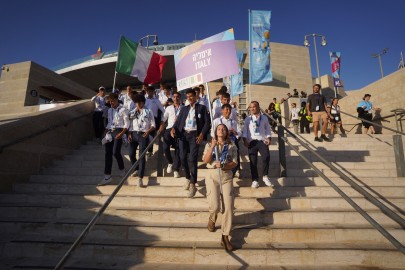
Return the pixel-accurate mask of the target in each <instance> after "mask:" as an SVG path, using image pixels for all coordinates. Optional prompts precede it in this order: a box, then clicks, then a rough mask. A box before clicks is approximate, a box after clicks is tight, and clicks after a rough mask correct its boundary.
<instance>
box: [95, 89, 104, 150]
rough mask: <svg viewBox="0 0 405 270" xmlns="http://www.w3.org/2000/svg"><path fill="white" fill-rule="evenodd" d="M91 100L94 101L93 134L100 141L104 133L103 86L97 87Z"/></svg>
mask: <svg viewBox="0 0 405 270" xmlns="http://www.w3.org/2000/svg"><path fill="white" fill-rule="evenodd" d="M91 102H94V113H93V128H94V134H95V136H96V140H97V141H99V142H100V141H101V138H102V136H103V133H104V121H103V113H104V110H105V107H106V106H105V88H104V87H103V86H100V88H98V93H97V95H95V96H94V97H92V98H91Z"/></svg>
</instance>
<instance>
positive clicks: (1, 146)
mask: <svg viewBox="0 0 405 270" xmlns="http://www.w3.org/2000/svg"><path fill="white" fill-rule="evenodd" d="M92 113H93V112H91V113H86V114H83V115H80V116H77V117H75V118H71V119H69V120H67V121H65V122H61V123H57V124H55V125H52V126H50V127H47V128H44V129H42V130H40V131H37V132H35V133H31V134H29V135H27V136H25V137H21V138H18V139H15V140H13V141H11V142H9V143H5V144H2V145H0V154H1V153H2V152H3V150H4V148H6V147H10V146H12V145H14V144H17V143H20V142H23V141H26V140H29V139H31V138H34V137H36V136H38V135H41V134H43V133H46V132H48V131H50V130H53V129H56V128H58V127H61V126H66V125H68V124H70V123H71V122H74V121H76V120H78V119H80V118H83V117H87V116H89V115H91V114H92Z"/></svg>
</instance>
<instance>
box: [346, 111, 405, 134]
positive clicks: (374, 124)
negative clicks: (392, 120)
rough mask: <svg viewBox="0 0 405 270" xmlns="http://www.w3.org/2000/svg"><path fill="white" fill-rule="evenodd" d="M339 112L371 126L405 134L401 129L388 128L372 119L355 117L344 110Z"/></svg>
mask: <svg viewBox="0 0 405 270" xmlns="http://www.w3.org/2000/svg"><path fill="white" fill-rule="evenodd" d="M340 113H343V114H344V115H347V116H350V117H353V118H356V119H358V120H360V121H363V122H366V123H369V124H372V125H373V126H377V127H380V128H384V129H387V130H389V131H392V132H395V133H398V134H401V135H405V133H404V132H401V131H398V130H395V129H392V128H389V127H385V126H383V125H379V124H377V123H374V122H373V121H368V120H366V119H363V118H361V117H357V116H355V115H351V114H349V113H345V112H343V111H340Z"/></svg>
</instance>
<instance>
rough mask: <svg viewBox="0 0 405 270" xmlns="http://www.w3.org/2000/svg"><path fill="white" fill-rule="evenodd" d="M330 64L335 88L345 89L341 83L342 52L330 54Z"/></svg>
mask: <svg viewBox="0 0 405 270" xmlns="http://www.w3.org/2000/svg"><path fill="white" fill-rule="evenodd" d="M329 56H330V63H331V65H332V77H333V83H334V85H335V87H343V84H342V82H341V81H340V52H329Z"/></svg>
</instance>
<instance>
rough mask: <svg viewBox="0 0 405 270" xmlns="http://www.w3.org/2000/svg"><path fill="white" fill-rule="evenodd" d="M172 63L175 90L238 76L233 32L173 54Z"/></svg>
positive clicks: (219, 35) (227, 32)
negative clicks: (173, 65)
mask: <svg viewBox="0 0 405 270" xmlns="http://www.w3.org/2000/svg"><path fill="white" fill-rule="evenodd" d="M174 64H175V69H176V80H177V89H178V90H183V89H186V88H190V87H194V86H197V85H199V84H202V83H205V82H210V81H214V80H217V79H220V78H224V77H226V76H230V75H233V74H236V73H238V72H239V69H238V60H237V59H236V47H235V37H234V32H233V29H229V30H227V31H225V32H222V33H219V34H216V35H214V36H211V37H209V38H206V39H204V40H200V41H197V42H195V43H193V44H191V45H189V46H186V47H184V48H182V49H180V50H177V51H175V52H174Z"/></svg>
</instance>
